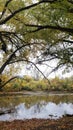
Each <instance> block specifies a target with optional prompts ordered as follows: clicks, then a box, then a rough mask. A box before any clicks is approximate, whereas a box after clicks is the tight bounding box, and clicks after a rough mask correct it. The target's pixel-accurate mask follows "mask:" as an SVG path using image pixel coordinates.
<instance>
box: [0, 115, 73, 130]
mask: <svg viewBox="0 0 73 130" xmlns="http://www.w3.org/2000/svg"><path fill="white" fill-rule="evenodd" d="M0 130H73V117H63V118H61V119H58V120H49V119H30V120H24V121H22V120H15V121H11V122H8V121H5V122H3V121H0Z"/></svg>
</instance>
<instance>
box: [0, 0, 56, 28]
mask: <svg viewBox="0 0 73 130" xmlns="http://www.w3.org/2000/svg"><path fill="white" fill-rule="evenodd" d="M56 1H57V0H41V1H39V2H37V3H34V4H32V5H29V6H27V7H22V8H20V9H17V10H15V11H14V12H12V13H11V14H10V15H9V16H8V17H6V18H5V19H3V20H1V21H0V25H3V24H5V23H6V22H7V21H9V20H10V19H12V18H13V17H14V16H15V15H16V14H18V13H20V12H21V11H24V10H29V9H31V8H33V7H35V6H38V5H40V4H42V3H46V2H47V3H50V4H51V3H54V2H56Z"/></svg>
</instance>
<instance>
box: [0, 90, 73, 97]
mask: <svg viewBox="0 0 73 130" xmlns="http://www.w3.org/2000/svg"><path fill="white" fill-rule="evenodd" d="M50 94H53V95H60V94H61V95H69V94H73V91H52V90H51V91H19V92H0V96H13V95H50Z"/></svg>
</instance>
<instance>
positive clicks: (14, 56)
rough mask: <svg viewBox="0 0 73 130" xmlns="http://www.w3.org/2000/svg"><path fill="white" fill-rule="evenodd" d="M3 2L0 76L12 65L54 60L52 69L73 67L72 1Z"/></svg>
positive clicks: (1, 2) (3, 0) (0, 7)
mask: <svg viewBox="0 0 73 130" xmlns="http://www.w3.org/2000/svg"><path fill="white" fill-rule="evenodd" d="M0 5H1V6H0V54H2V59H1V61H0V75H1V74H2V73H3V72H4V70H5V68H6V67H7V66H9V65H10V64H14V63H18V62H26V63H32V64H34V65H35V66H36V64H42V63H43V62H45V61H51V60H54V59H56V61H57V66H56V67H54V68H53V70H52V71H55V70H57V69H58V68H60V67H63V66H65V68H68V69H71V70H72V69H73V0H38V1H37V0H36V1H34V0H0ZM33 58H35V63H34V62H32V59H33ZM36 67H37V66H36Z"/></svg>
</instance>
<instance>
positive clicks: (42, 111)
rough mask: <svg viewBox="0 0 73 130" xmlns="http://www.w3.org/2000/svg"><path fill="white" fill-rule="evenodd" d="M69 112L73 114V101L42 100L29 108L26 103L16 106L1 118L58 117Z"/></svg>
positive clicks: (4, 119)
mask: <svg viewBox="0 0 73 130" xmlns="http://www.w3.org/2000/svg"><path fill="white" fill-rule="evenodd" d="M66 114H69V115H73V104H72V103H68V104H67V103H59V104H55V103H53V102H48V103H45V102H40V103H38V104H35V105H33V106H31V107H29V108H27V107H26V105H25V104H24V103H21V104H19V105H18V106H16V107H15V111H14V112H13V113H11V114H4V115H1V116H0V120H2V121H6V120H14V119H22V120H23V119H32V118H38V119H39V118H44V119H49V118H50V119H51V118H52V119H58V118H61V117H62V116H64V115H66Z"/></svg>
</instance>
